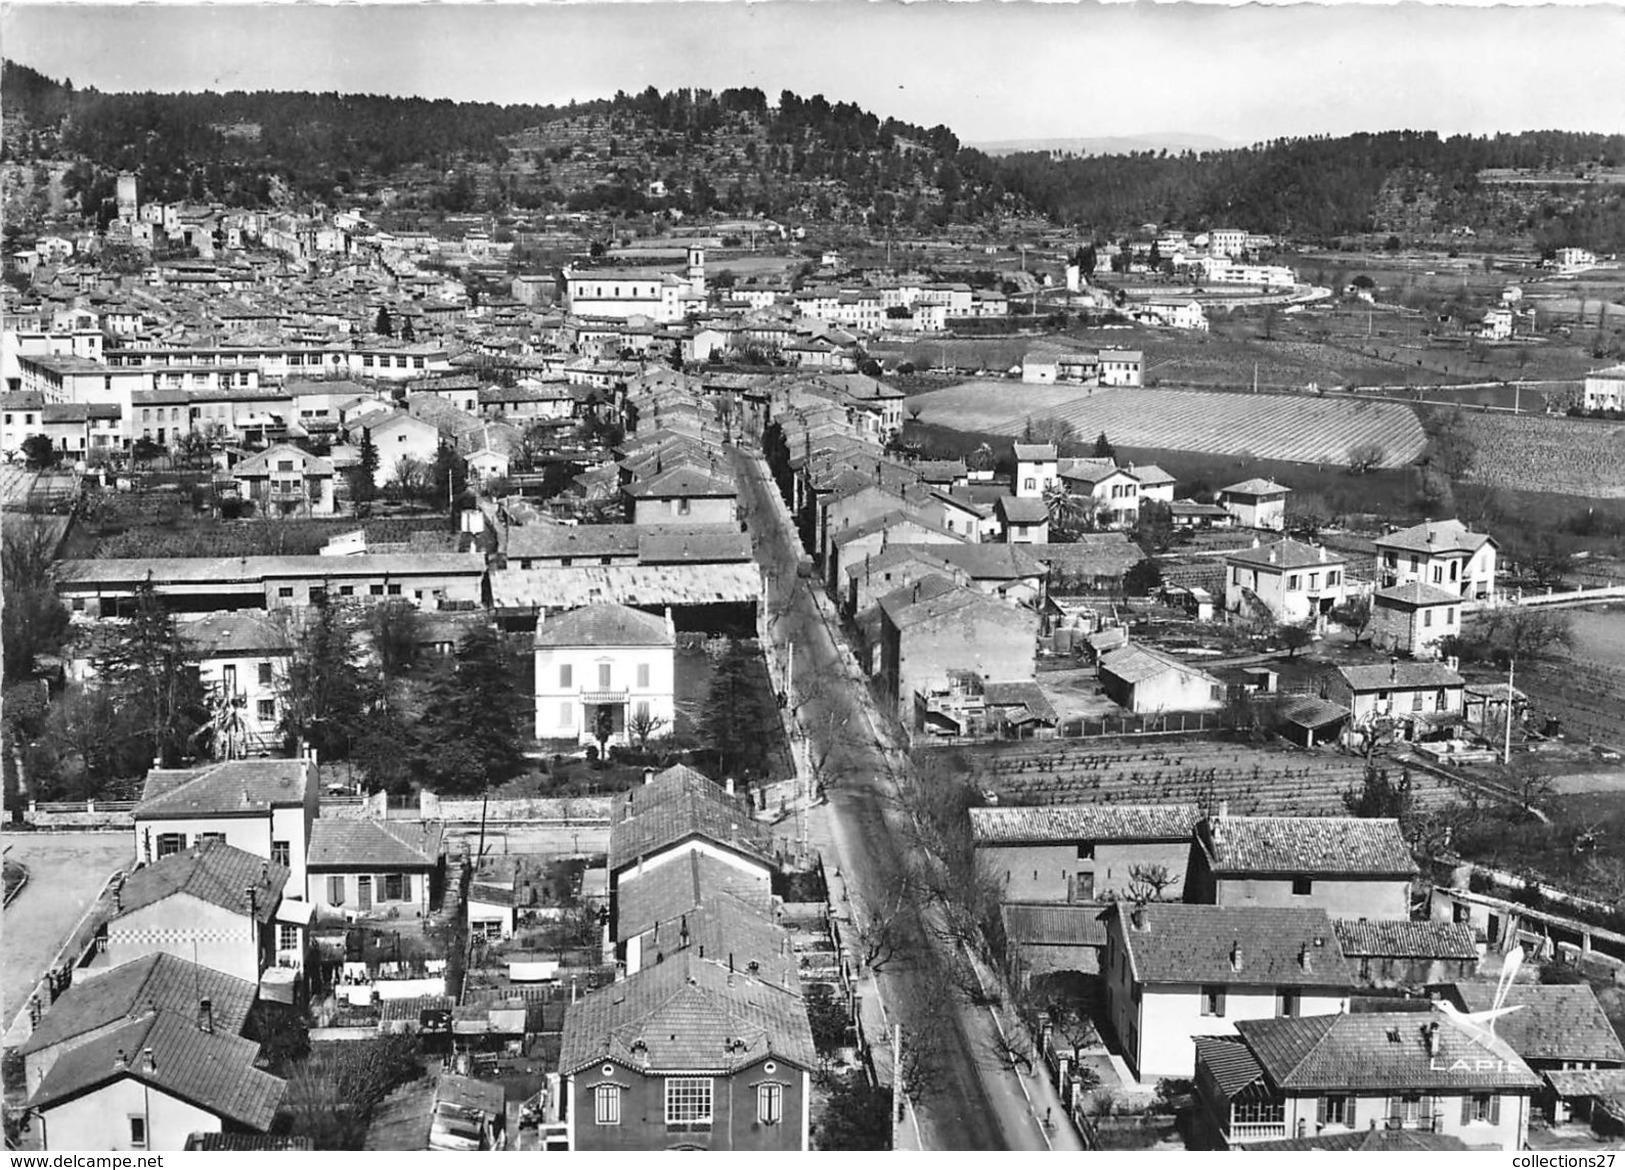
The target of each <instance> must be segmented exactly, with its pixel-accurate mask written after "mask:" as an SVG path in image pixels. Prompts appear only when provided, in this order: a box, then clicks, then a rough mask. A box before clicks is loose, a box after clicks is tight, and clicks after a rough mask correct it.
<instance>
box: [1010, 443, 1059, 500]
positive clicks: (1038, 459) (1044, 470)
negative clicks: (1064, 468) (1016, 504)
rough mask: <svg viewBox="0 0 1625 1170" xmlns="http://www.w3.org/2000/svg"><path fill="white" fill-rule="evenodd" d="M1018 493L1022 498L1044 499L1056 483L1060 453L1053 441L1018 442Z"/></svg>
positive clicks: (1016, 449)
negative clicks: (1045, 494)
mask: <svg viewBox="0 0 1625 1170" xmlns="http://www.w3.org/2000/svg"><path fill="white" fill-rule="evenodd" d="M1015 453H1016V485H1015V486H1016V495H1017V496H1018V497H1019V498H1021V499H1040V500H1041V499H1043V498H1044V493H1045V492H1046V491H1048V490H1049V489H1050V488H1051V487H1053V486H1054V485H1055V482H1056V478H1057V470H1056V466H1057V464H1058V462H1059V460H1060V455H1059V453H1058V452H1057V451H1056V450H1055V446H1054V444H1052V443H1017V444H1015Z"/></svg>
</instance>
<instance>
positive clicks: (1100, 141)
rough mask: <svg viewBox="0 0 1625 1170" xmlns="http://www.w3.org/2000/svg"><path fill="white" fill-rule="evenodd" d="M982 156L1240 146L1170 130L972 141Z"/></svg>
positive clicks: (1221, 139)
mask: <svg viewBox="0 0 1625 1170" xmlns="http://www.w3.org/2000/svg"><path fill="white" fill-rule="evenodd" d="M967 145H969V146H972V147H974V148H975V149H977V150H979V151H981V152H982V153H983V154H990V155H993V156H994V157H995V158H997V157H998V156H1000V155H1005V154H1020V153H1022V152H1024V151H1042V152H1044V153H1050V152H1054V151H1060V152H1061V153H1062V154H1135V153H1137V152H1139V151H1142V150H1152V151H1160V150H1166V151H1167V152H1168V153H1169V154H1180V153H1183V152H1184V151H1187V150H1194V151H1196V152H1197V153H1198V154H1201V153H1202V152H1204V151H1209V150H1230V149H1233V148H1234V147H1236V146H1239V145H1242V144H1241V143H1236V142H1230V141H1227V140H1226V139H1223V138H1215V137H1214V136H1213V135H1211V134H1184V133H1180V132H1178V131H1170V132H1168V133H1166V134H1129V135H1124V136H1121V137H1116V138H1012V139H1008V140H1006V141H1003V142H972V143H968V144H967Z"/></svg>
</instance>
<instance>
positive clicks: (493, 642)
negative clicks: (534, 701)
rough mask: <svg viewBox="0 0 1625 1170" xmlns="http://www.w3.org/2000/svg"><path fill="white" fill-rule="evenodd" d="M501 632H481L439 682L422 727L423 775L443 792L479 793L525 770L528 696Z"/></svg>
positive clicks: (466, 644)
mask: <svg viewBox="0 0 1625 1170" xmlns="http://www.w3.org/2000/svg"><path fill="white" fill-rule="evenodd" d="M518 675H519V670H518V666H517V664H516V663H515V662H514V661H513V658H512V656H511V655H510V654H509V653H508V650H507V648H506V647H505V646H504V645H503V644H502V641H501V639H500V638H499V637H498V636H497V634H496V631H494V630H492V629H490V628H487V627H481V628H479V629H476V630H474V631H473V632H472V633H470V634H469V635H468V636H467V637H466V638H464V639H463V641H462V644H461V645H460V646H458V647H457V653H456V656H455V658H454V659H453V662H452V665H451V667H450V669H448V670H446V671H444V672H443V673H442V674H441V675H440V677H439V678H438V679H436V680H435V682H434V685H433V686H432V688H431V694H430V699H429V702H428V703H427V704H426V706H425V709H424V715H423V723H422V743H423V745H424V747H425V748H426V749H427V750H426V751H425V752H424V753H423V754H422V756H421V758H420V761H419V768H420V773H421V774H422V775H423V776H424V777H425V779H426V780H427V781H428V782H429V783H431V784H433V785H434V786H435V788H436V790H437V791H442V792H463V793H470V792H478V791H480V790H481V789H482V788H483V787H485V786H486V785H487V784H501V783H503V782H504V781H507V780H510V779H512V778H513V777H514V776H517V775H518V774H519V772H520V770H521V768H523V766H524V756H523V754H522V753H521V751H520V744H521V742H522V741H523V740H524V738H525V736H526V730H527V728H526V721H525V707H526V696H525V694H524V693H523V692H522V691H521V689H520V687H519V684H518Z"/></svg>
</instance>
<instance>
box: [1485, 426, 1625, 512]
mask: <svg viewBox="0 0 1625 1170" xmlns="http://www.w3.org/2000/svg"><path fill="white" fill-rule="evenodd" d="M1462 417H1463V418H1464V419H1465V420H1466V422H1467V426H1468V429H1469V432H1470V433H1471V434H1472V436H1473V439H1474V441H1475V442H1476V443H1477V445H1478V453H1479V454H1478V466H1477V468H1476V469H1475V470H1474V471H1473V473H1472V478H1473V480H1474V481H1475V482H1477V483H1482V484H1488V485H1489V486H1491V487H1504V488H1518V489H1521V490H1523V491H1531V492H1563V493H1566V494H1568V495H1575V496H1592V497H1597V498H1605V499H1625V423H1606V422H1597V421H1594V420H1590V419H1571V418H1544V417H1534V418H1532V417H1528V416H1525V417H1521V418H1514V417H1511V416H1509V415H1504V414H1475V413H1473V412H1471V411H1469V412H1466V413H1465V414H1464V415H1463V416H1462Z"/></svg>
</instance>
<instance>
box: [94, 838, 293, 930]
mask: <svg viewBox="0 0 1625 1170" xmlns="http://www.w3.org/2000/svg"><path fill="white" fill-rule="evenodd" d="M287 883H288V867H287V866H285V865H282V864H281V863H279V862H275V861H267V860H266V859H265V858H263V857H256V856H255V855H254V854H252V853H245V852H244V851H243V850H241V849H238V848H236V847H235V846H232V845H225V844H221V843H220V842H218V841H216V842H211V843H209V844H207V845H204V846H202V847H194V848H191V849H188V850H185V851H184V852H182V853H172V854H170V855H169V856H168V857H165V858H161V859H160V860H158V861H155V862H153V863H152V864H151V865H144V866H141V867H140V868H139V869H136V870H134V871H133V872H132V873H131V874H130V875H129V876H128V877H127V878H125V879H124V886H123V888H122V890H121V891H120V892H119V896H118V906H119V910H118V915H120V916H121V915H124V914H130V913H133V912H134V911H136V910H140V909H142V908H143V907H146V906H150V905H152V904H153V903H154V902H161V901H163V900H164V899H165V898H168V897H170V896H172V895H174V894H187V895H190V896H191V897H194V898H197V899H199V900H200V901H204V902H209V903H211V904H213V905H215V906H220V907H223V908H224V909H227V910H230V911H233V912H234V913H237V914H241V915H243V916H245V917H246V916H247V915H248V913H249V899H248V895H247V893H246V892H245V891H247V890H248V889H250V888H253V889H254V890H255V891H256V895H255V899H254V913H255V916H256V917H257V918H258V919H259V920H260V921H261V922H269V921H271V917H272V916H273V915H274V914H275V913H276V906H277V903H278V902H279V901H280V900H281V899H282V888H283V887H284V886H285V885H287Z"/></svg>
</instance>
